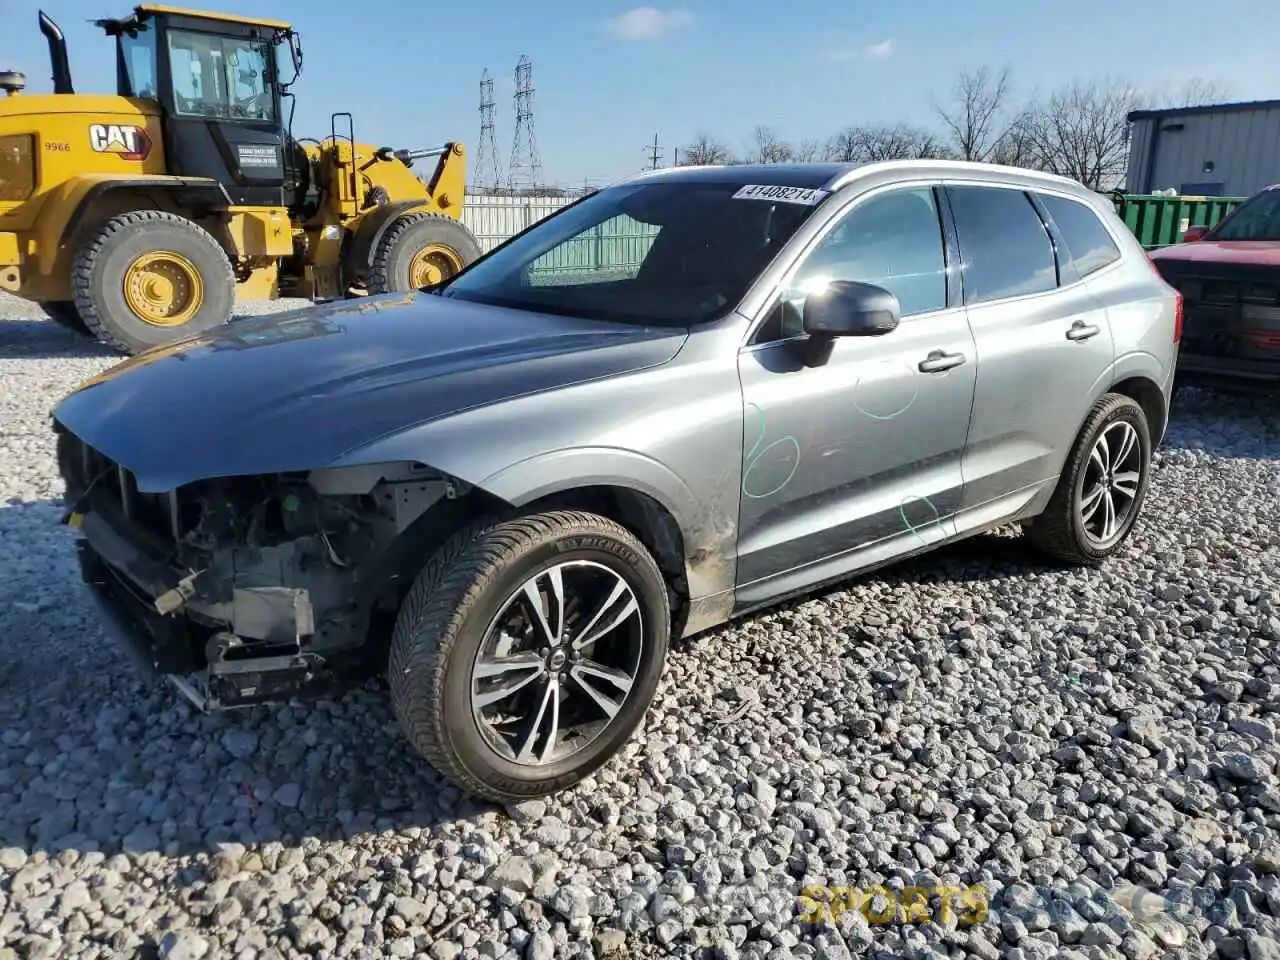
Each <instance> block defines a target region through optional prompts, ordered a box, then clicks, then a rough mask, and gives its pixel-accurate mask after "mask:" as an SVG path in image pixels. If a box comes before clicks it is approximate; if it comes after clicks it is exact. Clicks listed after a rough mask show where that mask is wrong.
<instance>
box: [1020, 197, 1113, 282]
mask: <svg viewBox="0 0 1280 960" xmlns="http://www.w3.org/2000/svg"><path fill="white" fill-rule="evenodd" d="M1037 196H1039V198H1040V202H1041V203H1043V204H1044V206H1045V209H1046V210H1048V211H1049V216H1051V217H1052V218H1053V222H1054V223H1055V224H1057V226H1058V233H1059V234H1061V235H1062V239H1063V242H1064V243H1066V245H1067V252H1069V253H1070V255H1071V264H1072V266H1073V267H1075V271H1076V273H1077V274H1078V275H1079V276H1082V277H1086V276H1088V275H1089V274H1091V273H1094V272H1095V271H1098V270H1101V269H1102V268H1103V267H1105V266H1106V265H1107V264H1109V263H1115V262H1116V261H1117V260H1119V259H1120V248H1119V247H1117V246H1116V243H1115V241H1114V240H1112V239H1111V234H1109V233H1108V232H1107V228H1106V227H1104V226H1103V225H1102V221H1100V220H1099V219H1098V215H1097V214H1096V213H1094V212H1093V211H1092V210H1090V209H1089V208H1088V207H1086V206H1085V205H1084V204H1083V203H1077V202H1076V201H1075V200H1067V199H1066V198H1064V197H1054V196H1049V195H1048V194H1043V193H1042V194H1038V195H1037Z"/></svg>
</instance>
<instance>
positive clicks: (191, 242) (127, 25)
mask: <svg viewBox="0 0 1280 960" xmlns="http://www.w3.org/2000/svg"><path fill="white" fill-rule="evenodd" d="M39 23H40V30H41V32H42V33H43V34H44V36H45V38H46V40H47V41H48V44H49V52H50V59H51V61H52V67H53V87H54V92H53V93H52V94H26V93H23V90H24V89H25V86H26V84H25V78H24V77H23V76H22V75H21V74H19V73H16V72H12V71H11V72H0V90H3V91H4V92H5V94H6V96H3V97H0V290H7V291H10V292H12V293H15V294H17V295H18V296H20V297H25V298H26V299H28V300H33V301H36V302H37V303H39V304H41V305H42V306H43V307H44V308H45V310H46V311H47V312H48V313H49V314H50V316H51V317H53V318H54V319H55V320H58V321H59V322H62V323H64V324H68V325H72V326H81V327H83V328H85V329H87V331H88V332H89V333H91V334H93V335H94V336H96V337H98V338H99V339H100V340H103V341H104V342H106V343H109V344H112V345H113V346H115V347H116V348H117V349H120V350H123V351H124V352H126V353H136V352H138V351H140V350H144V349H147V348H148V347H151V346H155V345H157V344H160V343H165V342H169V341H172V340H174V339H177V338H179V337H185V336H188V335H190V334H192V333H195V332H198V331H200V330H205V329H208V328H210V327H213V326H216V325H219V324H222V323H225V322H227V321H228V320H229V319H230V317H231V314H232V309H233V306H234V305H235V304H236V303H237V302H240V301H244V300H260V299H273V298H275V297H278V296H290V297H306V298H310V299H313V300H323V299H332V298H335V297H342V296H352V295H360V294H374V293H389V292H396V291H409V290H413V289H419V288H422V287H426V286H430V285H432V284H435V283H438V282H440V281H442V280H445V279H447V278H448V277H450V276H452V275H453V274H455V273H457V272H458V271H459V270H460V269H462V267H464V266H466V265H467V264H469V263H470V262H471V261H472V260H474V259H475V258H476V257H478V256H479V254H480V248H479V245H478V244H477V243H476V240H475V238H474V237H473V236H472V234H471V233H470V231H468V230H467V228H466V227H465V226H463V224H462V223H461V222H460V220H459V217H460V215H461V212H462V202H463V189H464V185H465V167H466V157H465V152H464V150H463V146H462V144H461V143H457V142H449V143H446V144H444V145H443V146H441V147H438V148H434V149H428V150H417V151H412V150H396V149H392V148H390V147H380V148H378V147H374V146H371V145H369V144H363V143H357V142H356V140H355V129H354V121H353V119H352V116H351V114H349V113H335V114H333V115H332V117H331V119H330V128H329V136H328V137H327V138H325V139H323V140H315V139H295V138H294V137H293V135H292V132H291V125H292V124H291V119H292V116H293V109H292V107H293V104H294V99H293V98H294V95H293V94H292V93H290V92H289V87H290V86H291V85H292V84H293V83H294V81H296V79H297V77H298V75H299V73H300V72H301V69H302V48H301V44H300V41H299V38H298V35H297V33H296V32H295V31H294V30H293V28H292V27H291V26H290V25H289V24H288V23H284V22H281V21H277V20H265V19H260V18H255V17H236V16H230V15H227V14H221V13H206V12H202V11H196V10H185V9H180V8H176V7H168V6H157V5H142V6H138V7H135V8H134V10H133V12H132V14H130V15H129V16H128V17H125V18H123V19H119V20H99V21H97V25H98V26H99V27H100V28H102V29H103V30H104V31H105V33H106V34H107V35H108V36H109V37H113V38H114V39H115V43H116V73H117V81H116V84H117V92H116V95H114V96H110V95H102V94H77V93H76V92H75V90H74V88H73V86H72V82H71V70H70V67H69V65H68V57H67V46H66V40H65V38H64V37H63V34H62V31H61V30H59V28H58V26H57V24H55V23H54V22H53V21H52V20H51V19H50V18H49V17H48V16H47V15H45V13H44V12H43V11H41V12H40V14H39ZM285 66H288V67H289V68H290V70H291V75H290V76H289V78H288V79H287V80H286V79H283V78H282V76H281V70H282V68H283V67H285ZM428 158H434V161H435V165H434V169H431V170H429V171H428V172H425V173H424V176H423V177H421V178H420V177H419V176H418V173H417V171H415V170H414V168H413V164H414V162H415V161H419V160H427V159H428Z"/></svg>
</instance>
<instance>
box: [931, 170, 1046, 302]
mask: <svg viewBox="0 0 1280 960" xmlns="http://www.w3.org/2000/svg"><path fill="white" fill-rule="evenodd" d="M947 194H948V196H949V198H950V200H951V209H952V212H953V213H954V215H955V221H956V232H957V233H958V234H959V238H960V254H961V256H962V257H963V258H964V261H965V270H964V299H965V303H983V302H986V301H989V300H1000V299H1002V298H1004V297H1018V296H1025V295H1027V294H1031V293H1041V292H1043V291H1045V290H1052V289H1054V287H1056V286H1057V285H1058V267H1057V262H1056V261H1055V260H1054V254H1053V243H1052V242H1051V241H1050V239H1049V233H1048V231H1046V230H1045V226H1044V222H1043V221H1042V220H1041V219H1040V214H1038V213H1036V208H1035V207H1034V206H1032V204H1031V198H1030V197H1028V196H1027V195H1026V194H1025V193H1023V192H1022V191H1021V190H1012V189H1009V188H1006V187H948V188H947Z"/></svg>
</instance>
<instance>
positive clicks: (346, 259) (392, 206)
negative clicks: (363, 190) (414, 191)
mask: <svg viewBox="0 0 1280 960" xmlns="http://www.w3.org/2000/svg"><path fill="white" fill-rule="evenodd" d="M433 209H434V208H433V207H432V205H431V203H430V201H427V200H421V199H419V200H394V201H392V202H390V203H384V204H382V205H380V206H378V207H375V208H374V209H373V210H370V211H369V212H368V213H366V214H365V215H364V216H363V217H361V218H360V224H359V226H357V227H356V229H355V232H354V235H353V236H352V238H351V242H350V244H349V245H348V246H347V248H346V250H345V251H344V253H343V262H342V273H343V276H345V277H349V278H356V277H363V276H364V275H365V274H367V273H368V271H369V268H370V267H372V266H373V256H374V251H376V250H377V249H378V244H379V243H381V242H382V238H383V237H384V236H385V235H386V233H387V231H388V230H389V229H390V228H391V224H392V223H394V222H395V220H396V218H397V217H399V216H400V215H401V214H405V213H419V212H423V213H427V212H430V211H432V210H433Z"/></svg>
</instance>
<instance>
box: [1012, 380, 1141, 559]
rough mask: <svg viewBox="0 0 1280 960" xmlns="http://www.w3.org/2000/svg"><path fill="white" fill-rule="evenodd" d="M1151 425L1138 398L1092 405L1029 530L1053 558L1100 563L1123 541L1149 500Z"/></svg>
mask: <svg viewBox="0 0 1280 960" xmlns="http://www.w3.org/2000/svg"><path fill="white" fill-rule="evenodd" d="M1151 451H1152V444H1151V428H1150V426H1149V424H1148V423H1147V415H1146V413H1145V412H1144V411H1143V409H1142V407H1141V406H1140V405H1139V404H1138V402H1137V401H1135V400H1133V399H1132V398H1130V397H1126V396H1124V395H1123V394H1118V393H1108V394H1104V395H1103V396H1102V397H1100V398H1099V399H1098V401H1097V403H1095V404H1094V405H1093V409H1092V410H1091V411H1090V413H1089V417H1088V419H1086V420H1085V423H1084V426H1083V427H1082V428H1081V430H1080V433H1079V435H1078V436H1077V438H1076V442H1075V445H1074V446H1073V447H1072V448H1071V454H1070V456H1069V457H1068V458H1067V465H1066V468H1065V469H1064V470H1063V471H1062V476H1061V477H1060V478H1059V480H1058V486H1057V489H1055V490H1054V492H1053V497H1052V499H1050V501H1049V505H1048V506H1047V507H1046V508H1045V511H1044V513H1043V514H1041V515H1040V516H1039V517H1037V518H1036V519H1035V522H1034V523H1033V524H1032V525H1031V529H1030V530H1029V531H1028V537H1029V539H1030V540H1031V542H1032V543H1033V544H1034V545H1035V546H1036V547H1037V548H1038V549H1039V550H1040V551H1041V552H1042V553H1044V554H1046V555H1047V556H1048V557H1050V558H1051V559H1054V560H1058V561H1061V562H1063V563H1069V564H1073V565H1097V564H1099V563H1101V562H1102V561H1103V560H1105V559H1107V558H1108V557H1110V556H1111V555H1112V554H1114V553H1115V552H1116V551H1118V550H1119V549H1120V547H1121V546H1123V545H1124V542H1125V540H1127V539H1128V537H1129V534H1130V532H1131V531H1132V530H1133V525H1134V523H1136V522H1137V519H1138V515H1139V514H1140V513H1141V510H1142V505H1143V503H1144V502H1145V500H1146V496H1147V488H1148V486H1149V484H1150V473H1151Z"/></svg>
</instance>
